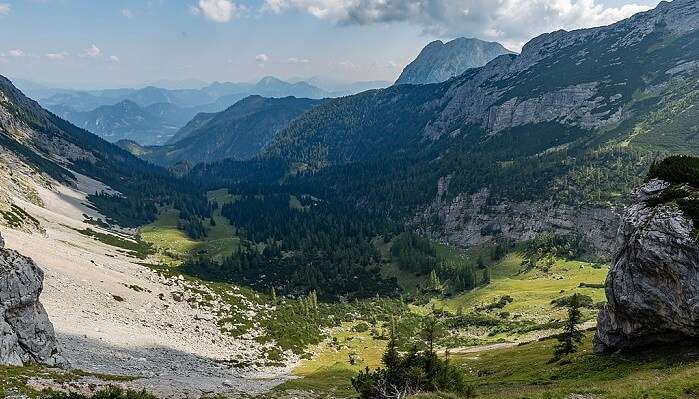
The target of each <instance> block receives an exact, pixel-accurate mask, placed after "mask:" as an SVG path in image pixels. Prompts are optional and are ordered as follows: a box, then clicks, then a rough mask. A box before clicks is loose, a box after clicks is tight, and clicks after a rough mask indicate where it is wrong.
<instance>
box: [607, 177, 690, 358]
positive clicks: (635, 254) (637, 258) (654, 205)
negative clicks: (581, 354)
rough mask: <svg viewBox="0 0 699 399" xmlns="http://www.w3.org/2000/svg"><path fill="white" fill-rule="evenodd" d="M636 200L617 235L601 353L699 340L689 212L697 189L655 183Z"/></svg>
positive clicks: (659, 182)
mask: <svg viewBox="0 0 699 399" xmlns="http://www.w3.org/2000/svg"><path fill="white" fill-rule="evenodd" d="M635 197H636V203H635V204H633V205H632V206H630V207H629V208H628V210H627V211H626V214H625V216H624V217H623V220H622V224H621V227H620V228H619V232H618V234H617V254H616V257H615V260H614V263H613V267H612V269H611V271H610V272H609V275H608V277H607V282H606V294H607V301H608V303H607V305H605V307H604V308H603V310H602V311H601V312H600V314H599V316H598V326H597V334H596V335H595V338H594V351H595V352H597V353H603V352H613V351H618V350H628V349H632V348H635V347H642V346H646V345H650V344H654V343H658V342H673V341H679V340H686V339H687V338H698V337H699V243H697V240H696V230H694V222H693V220H692V218H691V212H689V213H688V212H687V209H688V208H687V204H690V203H691V201H696V190H695V189H692V188H691V187H690V186H688V185H687V184H680V185H677V184H671V183H668V182H666V181H663V180H658V179H654V180H651V181H649V182H648V183H646V184H645V185H643V186H642V187H640V188H639V189H638V190H636V192H635Z"/></svg>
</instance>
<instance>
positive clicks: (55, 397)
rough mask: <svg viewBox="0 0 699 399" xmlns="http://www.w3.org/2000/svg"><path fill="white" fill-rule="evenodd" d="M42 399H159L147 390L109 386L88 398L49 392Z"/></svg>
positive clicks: (80, 395)
mask: <svg viewBox="0 0 699 399" xmlns="http://www.w3.org/2000/svg"><path fill="white" fill-rule="evenodd" d="M39 398H40V399H158V398H157V397H156V396H154V395H151V394H149V393H148V392H146V391H145V390H143V391H134V390H131V389H129V390H124V389H122V388H119V387H116V386H111V385H110V386H108V387H107V388H105V389H103V390H101V391H98V392H95V393H94V394H92V396H86V395H83V394H79V393H75V392H57V391H47V392H44V393H42V394H41V395H40V396H39Z"/></svg>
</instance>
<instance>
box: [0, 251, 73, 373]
mask: <svg viewBox="0 0 699 399" xmlns="http://www.w3.org/2000/svg"><path fill="white" fill-rule="evenodd" d="M0 242H3V241H2V238H0ZM43 280H44V273H43V272H42V271H41V269H39V268H38V267H37V266H36V264H35V263H34V262H33V261H32V260H31V259H30V258H27V257H25V256H22V255H20V254H18V253H17V252H15V251H12V250H9V249H0V314H2V319H0V365H8V366H22V365H25V364H27V363H42V364H46V365H49V366H60V367H64V366H67V362H66V360H65V359H64V358H63V357H62V356H61V355H60V352H59V349H58V345H57V342H56V337H55V335H54V331H53V325H51V322H50V321H49V318H48V315H47V314H46V311H45V310H44V307H43V306H42V305H41V303H40V302H39V294H40V293H41V290H42V288H43Z"/></svg>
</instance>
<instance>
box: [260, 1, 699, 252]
mask: <svg viewBox="0 0 699 399" xmlns="http://www.w3.org/2000/svg"><path fill="white" fill-rule="evenodd" d="M698 15H699V10H697V4H696V2H694V1H689V0H676V1H674V2H672V3H662V4H661V5H660V6H659V7H658V8H657V9H655V10H652V11H649V12H646V13H640V14H637V15H635V16H633V17H632V18H629V19H627V20H624V21H621V22H619V23H616V24H614V25H611V26H609V27H600V28H593V29H586V30H578V31H573V32H565V31H559V32H554V33H550V34H545V35H542V36H540V37H538V38H535V39H533V40H532V41H530V42H529V43H527V44H526V45H525V46H524V48H523V50H522V53H521V54H520V55H503V56H501V57H498V58H497V59H495V60H493V61H492V62H490V63H489V64H487V65H486V66H484V67H482V68H479V69H472V70H469V71H468V72H467V73H465V74H464V75H462V76H460V77H458V78H456V79H453V80H451V81H448V82H445V83H442V84H433V85H424V86H410V85H401V86H397V87H392V88H389V89H385V90H379V91H372V92H368V93H363V94H360V95H356V96H352V97H347V98H341V99H334V100H330V101H328V102H327V103H326V104H324V105H322V106H320V107H318V108H316V109H313V110H311V111H309V112H307V113H305V114H304V115H303V116H302V117H300V118H299V119H297V120H296V121H294V122H292V123H291V124H290V125H289V127H288V128H287V129H285V130H283V131H282V132H280V133H279V134H278V135H277V136H276V137H275V139H274V141H273V142H272V144H270V146H269V147H268V149H267V150H266V151H265V152H264V154H263V156H264V157H266V158H283V159H285V160H287V161H289V162H291V163H294V164H297V165H301V166H300V169H301V170H305V169H307V170H310V171H312V172H310V173H308V174H307V175H308V179H309V181H314V182H315V185H316V186H323V187H332V189H334V190H338V191H343V193H344V194H345V196H346V197H347V198H350V199H352V200H354V201H355V203H356V204H361V205H362V206H368V207H372V208H375V209H381V210H383V211H385V212H386V213H395V212H398V213H399V214H401V215H402V216H403V217H404V220H407V221H409V222H412V223H414V224H415V225H416V227H419V228H420V229H423V231H425V232H430V233H431V234H433V235H434V236H436V237H442V238H445V239H448V240H450V241H452V242H458V243H461V244H475V243H479V242H483V241H489V240H493V239H496V238H498V237H509V238H513V239H525V238H527V237H531V236H532V235H534V234H536V232H537V231H541V230H542V229H553V230H557V231H559V232H561V233H564V234H583V235H585V238H586V239H587V240H589V241H591V242H593V243H594V244H595V246H597V247H600V248H601V249H602V250H603V251H602V252H604V251H609V250H610V248H608V247H607V246H606V245H608V244H605V243H608V242H609V237H608V235H606V234H605V231H609V230H610V229H611V230H613V225H614V223H615V219H616V217H617V216H615V214H614V212H613V207H614V206H616V205H620V204H623V203H625V202H626V201H627V197H625V195H626V194H625V193H628V192H630V190H631V188H632V187H634V186H635V185H636V184H638V183H639V182H640V176H642V175H643V174H644V173H645V171H646V170H647V168H648V166H649V165H650V164H651V162H652V161H653V159H655V158H657V157H659V156H661V155H662V154H669V153H674V152H680V153H687V154H695V153H696V152H697V140H696V137H695V133H696V132H695V126H694V122H693V121H695V120H696V109H697V84H696V82H697V76H698V75H697V73H698V71H697V68H696V65H697V61H696V60H697V59H698V58H699V36H698V35H697V29H696V28H697V24H698V23H699V22H698V21H699V17H698ZM340 182H341V183H340ZM573 205H575V207H574V208H573V207H572V206H573ZM416 214H417V215H418V216H415V215H416ZM537 216H538V221H537V222H536V223H531V222H530V220H531V219H532V218H534V217H537ZM580 224H582V225H584V228H582V230H584V231H582V232H580V231H577V230H576V227H574V226H575V225H580ZM578 230H579V229H578Z"/></svg>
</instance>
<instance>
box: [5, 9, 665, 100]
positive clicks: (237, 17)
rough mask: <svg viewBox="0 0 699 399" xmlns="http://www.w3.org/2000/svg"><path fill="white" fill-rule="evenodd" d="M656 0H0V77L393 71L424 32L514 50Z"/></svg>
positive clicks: (115, 82) (94, 82) (390, 75)
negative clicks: (542, 35)
mask: <svg viewBox="0 0 699 399" xmlns="http://www.w3.org/2000/svg"><path fill="white" fill-rule="evenodd" d="M657 3H658V0H628V1H626V0H150V1H145V0H141V1H137V0H124V1H117V0H0V38H2V39H0V74H3V75H9V76H12V77H16V78H24V79H31V80H35V81H41V82H48V83H52V84H57V85H63V86H75V87H78V86H85V87H87V86H89V87H118V86H129V85H138V84H142V83H147V82H153V81H157V80H160V79H187V78H195V79H201V80H205V81H213V80H219V81H253V80H256V79H259V78H260V77H263V76H267V75H274V76H278V77H281V78H285V79H290V78H295V77H301V78H308V77H313V76H323V77H326V78H333V79H338V80H345V81H359V80H379V79H380V80H393V79H395V78H396V77H397V75H398V74H399V73H400V71H401V69H402V67H403V66H404V65H405V64H407V63H408V62H410V60H411V59H412V58H414V57H415V56H416V55H417V53H418V52H419V51H420V49H421V48H422V47H423V46H424V45H425V44H427V43H428V42H429V41H431V40H435V39H443V40H448V39H452V38H454V37H458V36H466V37H478V38H482V39H486V40H493V41H499V42H501V43H503V44H504V45H506V46H507V47H509V48H511V49H512V50H515V51H518V50H519V49H520V48H521V46H522V44H524V43H525V42H526V41H527V40H529V39H531V38H532V37H534V36H536V35H538V34H540V33H543V32H547V31H551V30H555V29H560V28H565V29H573V28H578V27H588V26H597V25H603V24H608V23H611V22H614V21H616V20H619V19H621V18H624V17H626V16H628V15H631V14H633V13H634V12H638V11H642V10H645V9H648V8H650V7H654V6H655V5H657Z"/></svg>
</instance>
